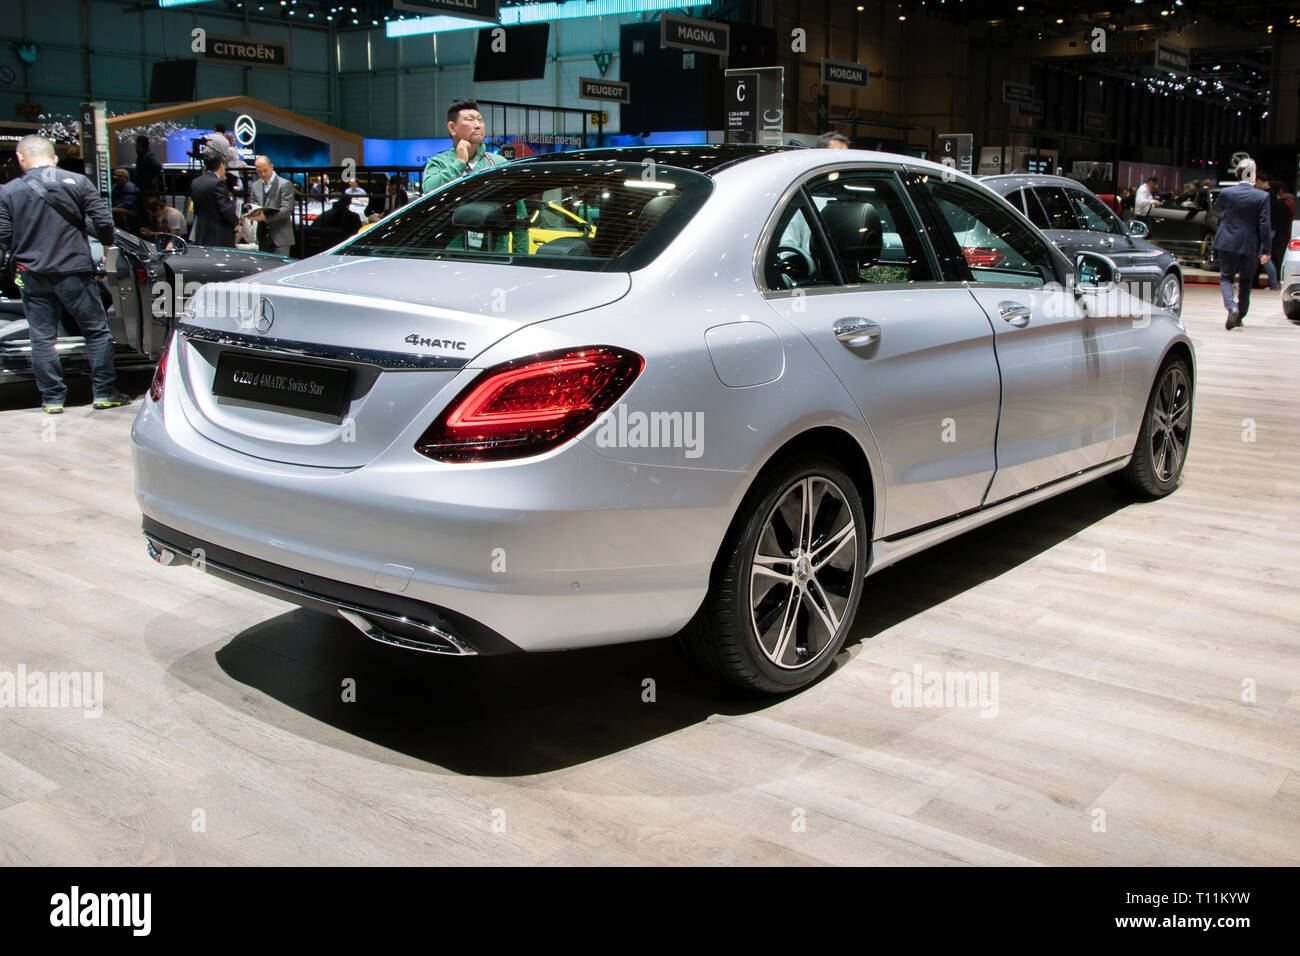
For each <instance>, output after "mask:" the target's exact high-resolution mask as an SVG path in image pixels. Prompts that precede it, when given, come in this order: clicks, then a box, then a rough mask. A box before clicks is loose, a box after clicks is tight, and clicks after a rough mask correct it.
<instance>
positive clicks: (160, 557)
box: [145, 538, 176, 564]
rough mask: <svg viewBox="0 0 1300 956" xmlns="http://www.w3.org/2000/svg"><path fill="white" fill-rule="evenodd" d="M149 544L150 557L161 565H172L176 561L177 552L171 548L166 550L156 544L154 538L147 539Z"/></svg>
mask: <svg viewBox="0 0 1300 956" xmlns="http://www.w3.org/2000/svg"><path fill="white" fill-rule="evenodd" d="M145 541H146V542H147V543H148V548H149V557H151V558H153V559H154V560H155V561H157V562H158V563H159V564H171V563H172V562H173V561H175V560H176V552H175V551H172V550H170V549H169V548H164V547H163V546H162V545H160V544H155V543H154V540H153V539H152V538H145Z"/></svg>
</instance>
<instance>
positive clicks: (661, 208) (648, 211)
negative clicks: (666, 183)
mask: <svg viewBox="0 0 1300 956" xmlns="http://www.w3.org/2000/svg"><path fill="white" fill-rule="evenodd" d="M676 201H677V197H676V196H655V198H654V199H651V200H650V201H649V202H648V203H646V204H645V205H644V206H642V207H641V221H642V222H644V223H645V224H646V226H647V227H648V226H652V225H654V224H655V223H656V222H658V221H659V217H660V216H662V215H663V214H664V213H666V212H667V211H668V210H669V209H671V208H672V205H673V203H675V202H676Z"/></svg>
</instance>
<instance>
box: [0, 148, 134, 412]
mask: <svg viewBox="0 0 1300 956" xmlns="http://www.w3.org/2000/svg"><path fill="white" fill-rule="evenodd" d="M15 151H16V152H17V154H18V162H19V164H20V165H21V166H22V168H23V170H24V175H23V176H22V178H20V179H15V180H12V181H11V182H8V183H6V184H5V186H4V188H3V189H0V244H4V245H8V246H9V247H10V248H11V250H12V252H13V258H14V263H15V265H16V266H17V268H18V275H19V276H20V277H21V279H22V287H23V310H24V311H25V312H26V313H27V324H28V327H29V329H30V335H31V343H32V371H33V372H34V373H35V375H36V386H37V387H38V388H39V389H40V390H41V407H42V408H43V409H44V411H46V412H47V413H49V414H51V415H57V414H59V413H61V412H62V411H63V402H64V400H65V398H66V397H67V387H66V386H65V385H64V383H63V366H62V365H61V364H60V362H59V355H58V352H57V351H55V341H56V340H57V339H58V335H59V311H60V308H62V309H66V310H67V311H68V312H69V313H70V314H71V315H72V317H73V318H74V319H76V321H77V325H78V326H80V328H81V334H82V336H83V337H84V338H85V340H86V355H87V357H88V358H89V359H90V376H91V384H92V385H93V387H94V391H93V396H94V407H95V408H115V407H117V406H118V405H125V404H127V403H128V402H129V401H130V400H129V399H128V398H126V396H124V395H122V394H120V393H119V392H118V391H117V370H116V369H115V368H114V366H113V334H112V333H111V332H109V330H108V316H107V315H106V314H105V313H104V303H103V301H102V300H101V299H100V297H99V289H98V287H97V286H96V284H95V278H94V268H95V264H94V262H93V261H91V258H90V243H89V242H87V240H86V219H87V218H89V219H90V222H91V226H92V229H93V233H94V235H95V237H96V238H97V239H99V241H100V242H102V243H103V244H104V245H106V246H107V245H109V244H111V243H112V241H113V217H112V216H111V215H110V214H109V211H108V207H107V206H106V205H105V204H104V200H103V199H102V198H101V197H100V195H99V193H97V192H96V191H95V187H94V186H93V185H91V182H90V180H89V179H87V178H86V177H85V176H82V175H80V174H79V173H74V172H70V171H68V170H61V169H59V168H58V167H57V165H56V159H55V155H54V146H53V144H51V143H50V141H49V140H47V139H45V138H44V137H42V136H24V137H23V138H22V139H21V140H19V141H18V146H17V147H16V149H15Z"/></svg>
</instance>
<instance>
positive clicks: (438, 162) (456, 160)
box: [420, 100, 506, 195]
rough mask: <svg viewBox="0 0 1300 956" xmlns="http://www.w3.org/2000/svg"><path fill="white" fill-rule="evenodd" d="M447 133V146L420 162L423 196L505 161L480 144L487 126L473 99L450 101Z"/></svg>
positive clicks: (485, 133) (476, 102)
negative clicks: (453, 181)
mask: <svg viewBox="0 0 1300 956" xmlns="http://www.w3.org/2000/svg"><path fill="white" fill-rule="evenodd" d="M447 132H449V133H450V134H451V142H452V147H451V149H444V150H443V151H442V152H441V153H436V154H434V155H433V156H430V157H429V161H428V162H427V163H425V164H424V175H423V176H422V177H421V178H420V187H421V192H423V193H425V194H426V195H427V194H428V193H431V192H433V190H435V189H437V188H439V187H440V186H445V185H447V183H449V182H451V181H452V180H454V179H460V177H462V176H468V175H469V174H470V173H472V172H475V171H477V170H480V169H487V168H488V167H489V166H498V165H500V164H501V163H504V162H505V161H506V160H505V158H504V157H502V156H498V155H496V154H495V153H489V152H488V151H487V147H486V146H484V145H483V139H484V137H485V136H486V135H487V127H486V126H485V125H484V123H483V114H482V113H480V112H479V108H478V101H477V100H456V101H455V102H454V103H452V104H451V106H450V107H449V108H448V110H447Z"/></svg>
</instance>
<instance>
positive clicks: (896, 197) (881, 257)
mask: <svg viewBox="0 0 1300 956" xmlns="http://www.w3.org/2000/svg"><path fill="white" fill-rule="evenodd" d="M808 195H809V196H810V197H811V198H812V201H813V204H814V205H815V206H816V207H817V213H818V215H819V217H820V218H821V221H822V224H823V225H824V226H825V228H826V235H827V236H828V237H829V238H830V243H831V247H832V249H833V250H834V253H835V257H836V261H837V262H838V263H839V266H840V274H841V276H842V277H843V281H844V283H845V284H846V285H861V284H870V285H878V284H881V283H887V282H928V281H932V280H933V279H934V276H935V269H934V264H933V263H932V262H931V258H930V254H929V251H928V249H927V248H926V245H925V242H924V241H923V240H922V239H921V234H920V231H919V230H918V229H917V227H916V220H915V219H914V217H913V213H912V209H911V206H910V205H909V203H908V202H907V199H906V197H905V196H904V193H903V189H902V186H901V185H900V184H899V181H898V178H897V177H896V176H895V175H894V174H893V173H892V172H889V171H888V170H847V171H846V170H841V171H837V172H832V173H827V174H825V175H823V176H819V177H818V178H817V179H814V180H813V181H812V182H810V183H809V184H808Z"/></svg>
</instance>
